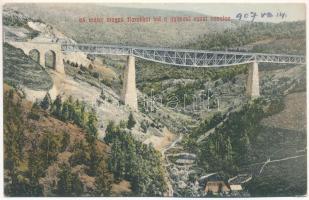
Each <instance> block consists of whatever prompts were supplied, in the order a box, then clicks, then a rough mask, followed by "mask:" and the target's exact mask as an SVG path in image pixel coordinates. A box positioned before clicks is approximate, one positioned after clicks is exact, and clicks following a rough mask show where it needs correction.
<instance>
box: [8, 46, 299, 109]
mask: <svg viewBox="0 0 309 200" xmlns="http://www.w3.org/2000/svg"><path fill="white" fill-rule="evenodd" d="M9 43H10V44H11V45H13V46H15V47H17V48H20V49H22V50H23V51H24V53H25V54H27V55H30V54H35V55H36V58H37V60H36V61H37V62H38V63H40V64H41V65H42V66H45V65H46V59H45V58H46V54H50V56H52V58H53V63H52V67H53V68H54V69H55V70H56V71H57V72H59V73H62V74H64V73H65V72H64V65H63V59H64V60H66V59H69V60H74V61H75V62H83V63H84V62H89V60H87V58H86V55H87V54H94V55H95V54H107V55H119V56H127V66H126V68H125V70H124V80H123V90H122V97H121V98H122V101H123V102H124V103H125V104H126V105H128V106H129V107H131V109H133V110H137V92H136V83H135V58H136V57H137V58H141V59H145V60H150V61H153V62H158V63H162V64H169V65H176V66H179V67H183V66H186V67H227V66H233V65H239V64H249V70H248V79H247V85H246V95H247V96H249V97H251V98H255V97H258V96H260V89H259V69H258V63H281V64H305V57H304V56H300V55H284V54H260V53H246V52H227V51H205V50H189V49H169V48H153V47H135V46H117V45H101V44H59V43H34V42H9ZM175 70H176V69H175Z"/></svg>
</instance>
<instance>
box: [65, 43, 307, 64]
mask: <svg viewBox="0 0 309 200" xmlns="http://www.w3.org/2000/svg"><path fill="white" fill-rule="evenodd" d="M61 50H62V51H64V52H84V53H87V54H107V55H132V56H135V57H138V58H142V59H145V60H150V61H154V62H158V63H162V64H170V65H177V66H189V67H221V66H231V65H238V64H244V63H251V62H258V63H283V64H305V62H306V61H305V57H304V56H300V55H284V54H260V53H247V52H228V51H203V50H189V49H169V48H152V47H149V48H148V47H134V46H117V45H101V44H61Z"/></svg>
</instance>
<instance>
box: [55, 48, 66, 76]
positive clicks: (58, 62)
mask: <svg viewBox="0 0 309 200" xmlns="http://www.w3.org/2000/svg"><path fill="white" fill-rule="evenodd" d="M55 53H56V60H55V62H56V63H55V66H56V69H55V70H56V71H57V72H59V73H61V74H65V72H64V64H63V57H62V53H61V51H57V52H55Z"/></svg>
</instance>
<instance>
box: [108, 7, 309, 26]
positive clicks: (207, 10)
mask: <svg viewBox="0 0 309 200" xmlns="http://www.w3.org/2000/svg"><path fill="white" fill-rule="evenodd" d="M108 6H113V7H132V8H153V9H164V10H183V11H195V12H199V13H202V14H206V15H212V16H230V17H231V18H232V19H241V20H246V21H251V20H252V19H253V18H254V21H262V22H263V21H264V22H275V23H278V22H283V21H297V20H305V19H306V14H305V12H306V7H305V4H300V3H276V4H275V3H260V4H257V3H246V4H244V3H242V4H240V3H220V4H219V3H196V4H192V3H174V4H171V3H151V4H148V3H145V4H142V3H130V4H128V3H126V4H123V3H121V4H108ZM254 13H256V16H255V14H254ZM280 13H281V14H280ZM270 14H271V15H272V17H271V15H270ZM277 14H279V16H277ZM262 15H263V16H264V17H262ZM253 16H255V17H253ZM240 17H241V18H240Z"/></svg>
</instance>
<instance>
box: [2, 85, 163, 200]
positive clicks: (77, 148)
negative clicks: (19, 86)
mask: <svg viewBox="0 0 309 200" xmlns="http://www.w3.org/2000/svg"><path fill="white" fill-rule="evenodd" d="M96 123H97V118H96V114H95V112H94V110H91V109H89V108H87V107H86V105H85V103H84V102H80V101H78V100H77V99H76V100H74V99H72V98H69V99H67V100H63V99H62V98H61V97H60V96H58V97H57V98H56V100H55V101H51V99H50V96H49V95H48V94H47V95H46V96H45V98H44V99H43V100H42V101H41V102H35V103H33V104H32V103H31V102H28V101H26V100H25V99H24V97H23V96H22V95H21V93H19V92H17V91H15V90H14V89H12V88H10V87H9V86H7V85H5V91H4V144H5V145H4V146H5V150H4V169H5V172H4V178H5V194H6V195H7V196H113V195H117V196H121V195H124V194H126V195H129V196H145V195H148V196H162V195H163V193H164V192H165V190H166V187H165V182H164V181H163V176H164V173H163V170H162V166H161V165H160V159H161V154H159V153H158V152H156V150H155V149H154V148H153V147H152V146H146V145H143V144H142V143H141V142H138V141H136V140H135V139H134V138H133V137H132V136H131V134H130V131H129V130H128V131H126V132H124V131H123V130H122V129H120V128H117V129H115V128H114V127H111V129H110V133H112V134H113V138H115V139H111V140H109V141H108V144H106V143H104V142H101V141H99V140H98V139H97V128H96V127H97V126H96ZM127 123H128V125H126V124H127ZM122 124H125V127H128V128H130V129H131V128H132V126H134V124H135V122H134V118H133V116H131V118H129V120H128V122H123V123H122ZM122 128H124V127H122ZM118 136H119V137H118ZM128 147H129V149H128ZM125 152H126V154H125ZM119 153H120V154H119ZM121 155H122V156H121ZM133 155H135V156H133ZM123 181H129V183H131V184H129V186H128V187H127V189H126V190H125V191H124V193H122V192H121V191H122V190H121V187H120V186H118V184H120V183H121V182H123ZM114 191H118V192H117V194H116V193H115V192H114Z"/></svg>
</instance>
